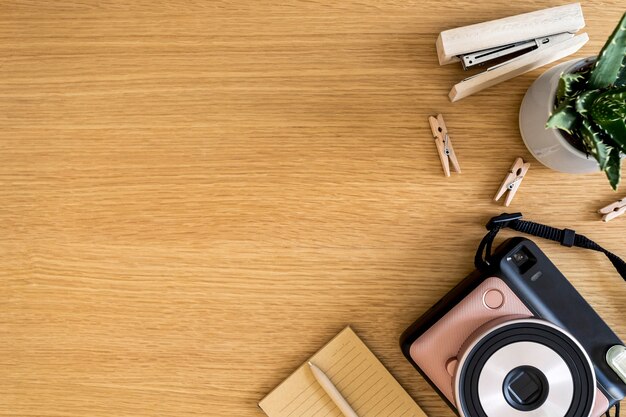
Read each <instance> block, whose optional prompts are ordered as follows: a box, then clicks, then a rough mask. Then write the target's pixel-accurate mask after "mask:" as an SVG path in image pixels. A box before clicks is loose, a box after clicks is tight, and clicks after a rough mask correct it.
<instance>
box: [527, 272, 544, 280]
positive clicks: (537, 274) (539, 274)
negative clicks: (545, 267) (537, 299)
mask: <svg viewBox="0 0 626 417" xmlns="http://www.w3.org/2000/svg"><path fill="white" fill-rule="evenodd" d="M542 275H543V272H541V271H537V272H535V273H534V274H533V276H532V277H530V280H531V281H532V282H535V281H537V280H538V279H539V278H541V276H542Z"/></svg>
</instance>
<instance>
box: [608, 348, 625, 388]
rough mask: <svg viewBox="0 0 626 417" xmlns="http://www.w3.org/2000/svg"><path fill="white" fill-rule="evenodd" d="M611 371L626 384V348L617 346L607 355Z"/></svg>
mask: <svg viewBox="0 0 626 417" xmlns="http://www.w3.org/2000/svg"><path fill="white" fill-rule="evenodd" d="M606 361H607V362H608V363H609V366H610V367H611V369H613V370H614V371H615V373H616V374H617V375H618V376H619V377H620V378H621V379H622V381H624V382H625V383H626V347H624V346H621V345H615V346H613V347H612V348H611V349H609V351H608V352H607V353H606Z"/></svg>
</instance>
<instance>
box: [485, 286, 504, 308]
mask: <svg viewBox="0 0 626 417" xmlns="http://www.w3.org/2000/svg"><path fill="white" fill-rule="evenodd" d="M483 304H484V305H485V307H487V308H488V309H490V310H496V309H498V308H500V307H502V305H503V304H504V294H502V293H501V292H500V291H499V290H495V289H491V290H487V291H486V292H485V294H484V295H483Z"/></svg>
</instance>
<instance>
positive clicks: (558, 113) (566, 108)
mask: <svg viewBox="0 0 626 417" xmlns="http://www.w3.org/2000/svg"><path fill="white" fill-rule="evenodd" d="M577 122H578V114H577V113H576V109H575V107H574V105H573V102H572V101H566V102H563V103H561V105H560V106H559V107H557V108H556V109H555V110H554V112H553V113H552V114H551V115H550V118H548V121H547V122H546V127H547V128H556V129H561V130H564V131H566V132H567V133H572V132H573V131H574V129H575V127H576V125H577Z"/></svg>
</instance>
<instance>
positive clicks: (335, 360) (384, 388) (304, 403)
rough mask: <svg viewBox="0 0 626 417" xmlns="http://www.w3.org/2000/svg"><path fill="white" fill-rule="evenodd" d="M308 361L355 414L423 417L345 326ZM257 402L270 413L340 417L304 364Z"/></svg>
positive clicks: (281, 416)
mask: <svg viewBox="0 0 626 417" xmlns="http://www.w3.org/2000/svg"><path fill="white" fill-rule="evenodd" d="M311 362H313V363H314V364H315V365H317V366H318V367H319V368H320V369H321V370H322V371H324V373H325V374H326V375H327V376H328V377H329V378H330V380H331V381H332V382H333V384H334V385H335V386H336V387H337V388H338V389H339V392H341V394H342V395H343V396H344V398H346V400H347V401H348V403H350V405H351V406H352V408H353V409H354V411H355V412H356V413H357V415H358V416H359V417H426V415H425V414H424V412H423V411H422V410H421V409H420V408H419V406H418V405H417V404H416V403H415V401H413V399H412V398H411V397H410V396H409V394H408V393H407V392H406V391H405V390H404V389H403V388H402V387H401V386H400V384H399V383H398V381H396V380H395V379H394V377H393V376H391V374H390V373H389V371H387V369H386V368H385V367H384V366H383V364H382V363H380V361H379V360H378V359H377V358H376V356H374V354H373V353H372V352H371V351H370V350H369V349H368V348H367V346H365V343H363V341H362V340H361V339H359V337H358V336H357V335H356V334H355V333H354V331H352V329H351V328H350V327H346V328H345V329H344V330H342V331H341V332H340V333H339V334H338V335H337V336H335V338H334V339H333V340H331V341H330V342H329V343H328V344H327V345H326V346H324V347H323V348H322V349H321V350H320V351H319V352H317V353H316V354H315V355H314V356H313V357H312V358H311ZM259 406H260V407H261V408H262V409H263V411H265V413H266V414H267V415H268V416H269V417H343V415H342V414H341V411H339V409H338V408H337V407H336V406H335V405H334V403H333V402H332V401H331V399H330V397H329V396H328V395H327V394H326V393H325V392H324V390H323V389H322V387H321V386H320V385H319V384H318V382H317V381H316V380H315V378H314V377H313V374H312V373H311V370H310V368H309V366H308V364H307V363H306V362H305V363H304V364H302V366H300V368H298V369H297V370H296V371H295V372H294V373H293V374H291V376H290V377H289V378H287V379H286V380H285V381H283V382H282V383H281V384H280V385H279V386H278V387H276V388H275V389H274V390H273V391H272V392H271V393H269V394H268V395H267V396H266V397H265V398H263V399H262V400H261V402H260V403H259Z"/></svg>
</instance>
